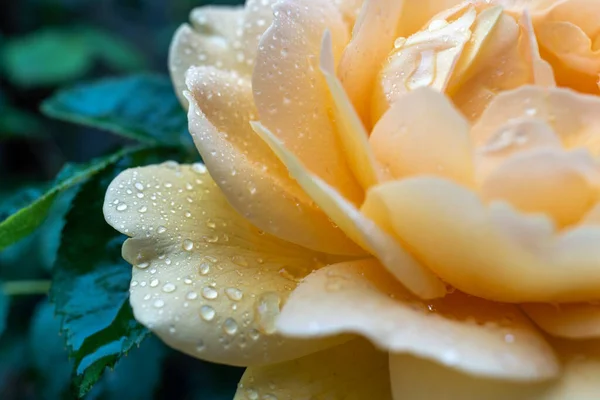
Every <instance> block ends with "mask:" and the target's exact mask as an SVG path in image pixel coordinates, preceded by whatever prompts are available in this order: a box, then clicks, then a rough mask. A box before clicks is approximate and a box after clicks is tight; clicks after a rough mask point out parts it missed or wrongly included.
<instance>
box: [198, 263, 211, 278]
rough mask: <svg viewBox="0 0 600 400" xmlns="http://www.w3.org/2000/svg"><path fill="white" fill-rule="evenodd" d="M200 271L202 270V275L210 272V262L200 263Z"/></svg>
mask: <svg viewBox="0 0 600 400" xmlns="http://www.w3.org/2000/svg"><path fill="white" fill-rule="evenodd" d="M198 271H199V272H200V275H206V274H208V272H209V271H210V264H208V263H205V262H203V263H202V264H200V267H198Z"/></svg>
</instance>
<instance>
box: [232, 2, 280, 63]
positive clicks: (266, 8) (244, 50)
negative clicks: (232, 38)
mask: <svg viewBox="0 0 600 400" xmlns="http://www.w3.org/2000/svg"><path fill="white" fill-rule="evenodd" d="M276 1H277V0H246V6H245V10H246V12H245V13H244V21H243V23H242V26H241V27H240V29H241V31H242V34H241V38H240V41H239V49H238V54H237V57H238V61H240V64H242V65H243V66H244V71H246V72H247V73H248V74H252V71H253V69H254V65H255V62H256V54H257V52H258V43H259V41H260V38H261V37H262V35H263V33H265V31H266V30H267V28H268V27H269V25H271V23H272V22H273V5H274V4H275V3H276Z"/></svg>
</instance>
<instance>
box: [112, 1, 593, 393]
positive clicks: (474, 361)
mask: <svg viewBox="0 0 600 400" xmlns="http://www.w3.org/2000/svg"><path fill="white" fill-rule="evenodd" d="M488 3H490V2H482V3H479V2H465V3H461V4H457V2H456V1H450V0H448V1H443V0H429V1H425V2H417V1H416V0H415V1H406V2H400V1H390V0H369V1H366V2H365V3H364V4H362V1H358V0H356V1H343V0H342V1H340V0H337V1H336V0H328V1H326V0H281V1H278V2H276V3H275V4H272V2H271V1H267V0H254V1H253V0H249V1H248V3H247V4H246V7H245V8H244V9H242V8H235V7H219V8H215V7H208V8H200V9H198V10H195V11H194V12H193V13H192V21H193V28H192V27H189V26H187V25H186V26H184V27H182V28H181V29H180V30H179V31H178V33H177V34H176V36H175V39H174V41H173V45H172V48H171V57H170V67H171V72H172V76H173V81H174V84H175V87H176V90H177V91H178V92H180V93H181V96H182V102H183V103H184V104H185V105H186V106H188V118H189V127H190V131H191V133H192V135H193V137H194V141H195V143H196V146H197V148H198V150H199V151H200V153H201V155H202V157H203V160H204V163H205V164H196V165H178V164H176V163H173V162H168V163H165V164H162V165H155V166H148V167H144V168H136V169H132V170H128V171H125V172H124V173H122V174H121V175H120V176H118V177H117V178H116V179H115V180H114V182H113V183H112V184H111V185H110V187H109V189H108V191H107V194H106V199H105V206H104V212H105V216H106V219H107V221H108V222H109V223H110V224H111V225H112V226H113V227H115V228H116V229H118V230H119V231H121V232H123V233H125V234H127V235H128V236H130V238H129V239H128V240H127V241H126V242H125V244H124V246H123V256H124V257H125V259H127V260H128V261H129V262H131V263H132V264H133V265H134V268H133V280H132V282H131V304H132V306H133V310H134V313H135V316H136V318H137V319H138V320H139V321H140V322H141V323H143V324H144V325H146V326H148V327H149V328H150V329H152V330H153V331H154V332H155V333H156V334H157V335H158V336H160V337H161V338H162V339H163V340H164V341H165V342H166V343H167V344H169V345H171V346H172V347H174V348H176V349H179V350H181V351H183V352H186V353H188V354H190V355H192V356H195V357H198V358H202V359H205V360H209V361H214V362H220V363H226V364H231V365H242V366H249V367H248V368H247V370H246V372H245V374H244V376H243V378H242V381H241V382H240V385H239V388H238V392H237V394H236V398H238V399H246V398H247V399H304V398H315V399H341V398H348V399H384V400H385V399H403V400H404V399H441V398H446V399H461V400H462V399H536V400H540V399H544V400H549V399H553V400H557V399H578V400H579V399H588V398H589V399H591V398H595V397H596V396H597V394H598V393H600V380H599V379H597V376H598V374H599V373H600V341H599V340H598V339H597V338H598V336H600V328H599V327H600V307H599V306H598V303H597V301H598V300H599V299H600V247H599V246H598V245H597V244H598V242H599V241H600V203H599V199H598V194H599V191H600V168H599V166H598V162H597V157H598V155H599V153H600V98H598V97H594V96H590V95H583V94H577V93H575V92H573V91H570V90H568V89H562V88H556V87H554V86H553V80H552V79H553V78H552V70H550V67H549V66H548V64H547V63H546V62H545V61H543V60H542V59H541V58H540V57H539V54H538V50H537V49H538V44H537V41H536V36H535V35H534V30H533V29H532V28H531V27H532V23H531V20H530V19H529V13H528V12H527V11H523V10H522V9H519V7H520V5H519V4H516V3H517V2H515V1H513V2H511V4H508V3H507V4H505V5H506V6H507V10H508V11H504V9H502V8H500V7H498V6H497V4H496V3H495V2H491V3H492V4H488ZM498 3H499V2H498ZM361 5H362V7H361ZM271 7H272V10H271ZM358 10H360V11H358ZM532 12H533V11H532ZM536 15H537V14H536ZM399 38H400V39H399ZM444 38H447V39H448V41H447V42H448V45H447V47H446V46H438V45H439V43H438V40H441V41H442V42H444V41H445V40H444ZM417 50H418V51H417ZM390 54H391V56H389V55H390ZM388 56H389V57H388ZM423 60H425V61H426V62H425V61H423ZM432 60H433V61H434V64H431V63H430V62H432ZM494 61H496V64H497V65H496V67H492V66H493V65H494ZM428 63H429V64H428ZM432 65H433V66H435V68H433V69H431V67H432ZM394 71H396V72H398V74H397V82H396V83H397V85H398V88H400V87H401V89H398V91H397V92H396V89H395V88H394V86H393V84H394V82H395V79H396V78H395V72H394ZM403 74H404V75H403ZM406 74H409V76H407V75H406ZM184 75H185V76H184ZM390 88H391V89H393V90H392V91H389V90H388V89H390ZM510 89H513V90H510ZM371 126H372V128H371ZM365 339H367V340H365Z"/></svg>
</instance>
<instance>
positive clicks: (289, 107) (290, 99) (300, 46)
mask: <svg viewBox="0 0 600 400" xmlns="http://www.w3.org/2000/svg"><path fill="white" fill-rule="evenodd" d="M274 10H275V17H274V20H273V25H271V27H269V29H268V30H267V31H266V32H265V34H264V35H263V37H262V38H261V40H260V44H259V50H258V55H257V60H256V68H255V69H254V75H253V78H252V87H253V92H254V100H255V102H256V107H257V109H258V114H259V116H260V120H261V122H262V123H263V124H264V125H265V126H267V127H268V128H269V129H270V130H271V131H272V132H273V133H275V134H276V135H277V137H278V138H280V139H281V140H283V141H284V142H285V143H286V145H287V146H288V148H289V149H290V150H291V151H292V152H293V153H294V154H295V155H296V156H297V157H298V158H300V159H301V160H302V162H303V163H304V164H306V166H307V167H308V168H309V169H310V171H311V172H313V173H314V174H316V175H318V176H319V177H320V178H321V179H323V180H325V181H326V182H327V183H329V184H330V185H332V186H334V187H336V188H337V189H338V190H339V191H340V192H341V193H342V194H343V195H344V197H346V198H347V199H349V200H350V201H352V202H355V203H358V202H360V201H361V200H362V196H363V191H362V188H360V185H359V184H358V182H356V180H355V179H354V176H353V174H352V172H351V171H350V168H349V167H348V165H347V163H346V161H345V156H344V152H343V150H342V147H341V145H340V143H339V139H338V137H337V134H336V132H335V127H334V125H333V122H332V121H331V119H330V118H329V108H330V107H331V100H330V99H329V98H328V97H327V96H326V95H324V94H325V93H326V91H327V87H326V83H325V79H324V77H323V76H322V74H321V72H320V71H319V65H318V64H319V53H320V49H321V39H322V37H323V33H324V32H325V30H326V29H329V30H330V31H331V36H332V42H333V54H334V59H335V60H336V61H337V60H339V57H340V55H341V52H342V49H343V46H345V44H346V43H347V42H348V37H347V35H348V34H347V30H346V26H345V24H344V22H343V20H342V17H341V15H340V13H339V11H338V10H337V9H336V8H335V7H334V6H333V4H332V3H330V2H326V1H322V0H283V1H281V2H279V3H277V4H276V5H275V6H274Z"/></svg>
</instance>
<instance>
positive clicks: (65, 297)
mask: <svg viewBox="0 0 600 400" xmlns="http://www.w3.org/2000/svg"><path fill="white" fill-rule="evenodd" d="M172 156H173V154H172V153H171V154H166V152H162V153H160V154H159V153H157V150H139V151H136V152H133V153H130V154H128V155H127V156H126V157H123V158H122V159H121V160H120V161H119V162H118V163H116V164H114V165H111V166H109V167H108V168H106V169H105V170H104V171H103V172H101V173H100V174H98V175H96V176H95V177H94V178H93V179H91V180H90V181H89V182H87V183H86V184H84V185H83V186H82V188H81V190H80V192H79V193H78V195H77V197H76V198H75V200H74V202H73V204H72V207H71V211H70V212H69V214H68V215H67V223H66V225H65V228H64V231H63V239H62V244H61V247H60V249H59V252H58V258H57V261H56V263H55V266H54V279H53V285H52V289H51V299H52V301H53V302H54V303H55V305H56V312H57V314H58V315H60V316H61V317H62V322H61V332H62V335H63V337H64V338H65V340H66V343H67V347H68V349H69V355H70V357H71V358H72V359H73V361H74V372H73V380H72V382H73V385H74V391H75V394H76V395H77V396H78V397H82V396H84V395H85V394H86V393H87V392H88V391H89V390H90V388H91V387H92V386H93V385H94V383H96V382H97V381H98V379H99V378H100V376H101V375H102V373H103V372H104V370H105V369H106V367H113V366H114V365H115V364H116V362H117V361H118V360H119V359H120V358H121V357H122V356H123V355H124V354H126V353H127V352H128V351H130V350H131V349H132V348H134V347H136V346H137V345H139V344H140V343H141V341H142V340H143V339H144V338H145V337H146V336H147V335H148V331H147V329H146V328H144V327H142V326H141V325H140V324H139V323H138V322H137V321H136V320H135V318H134V317H133V313H132V310H131V307H130V305H129V291H128V289H129V282H130V280H131V266H130V265H129V264H128V263H127V262H126V261H124V260H123V259H122V257H121V245H122V243H123V240H124V237H123V236H122V235H120V234H119V233H118V232H116V231H115V230H114V229H113V228H111V227H110V226H109V225H108V224H107V223H106V222H105V221H104V217H103V213H102V206H103V201H104V194H105V191H106V188H107V187H108V185H109V183H110V182H111V181H112V179H113V178H114V177H115V176H116V175H117V174H118V173H119V172H120V171H122V170H124V169H125V168H130V167H133V166H138V165H146V164H151V163H156V162H160V161H164V160H166V159H169V158H172ZM175 158H179V157H175Z"/></svg>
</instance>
